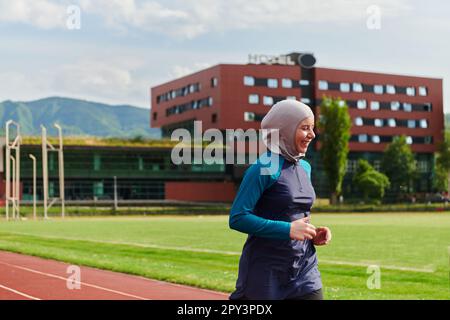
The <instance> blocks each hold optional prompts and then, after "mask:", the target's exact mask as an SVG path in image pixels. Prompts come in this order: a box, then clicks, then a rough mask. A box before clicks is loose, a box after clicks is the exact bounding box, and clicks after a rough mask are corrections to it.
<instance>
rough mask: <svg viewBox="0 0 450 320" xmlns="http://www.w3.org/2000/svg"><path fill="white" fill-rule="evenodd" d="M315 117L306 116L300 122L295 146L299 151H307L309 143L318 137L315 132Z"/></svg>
mask: <svg viewBox="0 0 450 320" xmlns="http://www.w3.org/2000/svg"><path fill="white" fill-rule="evenodd" d="M313 130H314V118H313V117H310V118H306V119H304V120H303V121H302V122H300V123H299V125H298V127H297V130H296V132H295V147H296V148H297V151H298V152H299V153H306V150H308V146H309V143H310V142H311V141H312V139H314V138H315V137H316V135H315V134H314V131H313Z"/></svg>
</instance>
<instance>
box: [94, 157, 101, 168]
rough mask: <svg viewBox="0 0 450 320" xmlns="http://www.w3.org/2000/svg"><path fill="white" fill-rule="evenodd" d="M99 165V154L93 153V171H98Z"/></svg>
mask: <svg viewBox="0 0 450 320" xmlns="http://www.w3.org/2000/svg"><path fill="white" fill-rule="evenodd" d="M100 166H101V158H100V155H99V154H94V171H99V170H100Z"/></svg>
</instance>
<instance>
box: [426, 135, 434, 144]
mask: <svg viewBox="0 0 450 320" xmlns="http://www.w3.org/2000/svg"><path fill="white" fill-rule="evenodd" d="M424 142H425V144H432V143H433V137H430V136H428V137H425V141H424Z"/></svg>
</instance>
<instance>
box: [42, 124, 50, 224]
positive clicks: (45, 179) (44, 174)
mask: <svg viewBox="0 0 450 320" xmlns="http://www.w3.org/2000/svg"><path fill="white" fill-rule="evenodd" d="M41 128H42V187H43V189H44V219H47V218H48V217H47V200H48V175H47V129H45V127H44V126H43V125H41Z"/></svg>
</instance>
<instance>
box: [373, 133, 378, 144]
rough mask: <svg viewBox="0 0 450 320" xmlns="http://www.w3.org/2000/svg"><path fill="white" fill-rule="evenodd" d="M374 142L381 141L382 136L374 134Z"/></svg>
mask: <svg viewBox="0 0 450 320" xmlns="http://www.w3.org/2000/svg"><path fill="white" fill-rule="evenodd" d="M372 142H373V143H380V136H377V135H375V136H372Z"/></svg>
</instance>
